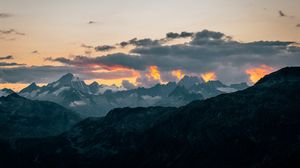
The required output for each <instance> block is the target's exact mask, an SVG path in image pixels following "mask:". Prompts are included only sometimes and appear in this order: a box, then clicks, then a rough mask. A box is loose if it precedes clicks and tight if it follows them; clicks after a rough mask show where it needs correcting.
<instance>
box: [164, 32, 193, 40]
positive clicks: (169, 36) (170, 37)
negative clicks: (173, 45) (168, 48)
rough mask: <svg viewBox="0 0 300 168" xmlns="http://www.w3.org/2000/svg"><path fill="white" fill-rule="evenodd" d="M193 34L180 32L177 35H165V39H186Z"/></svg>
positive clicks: (170, 33) (172, 33)
mask: <svg viewBox="0 0 300 168" xmlns="http://www.w3.org/2000/svg"><path fill="white" fill-rule="evenodd" d="M193 35H194V33H192V32H181V33H180V34H179V33H174V32H169V33H167V34H166V38H167V39H177V38H186V37H192V36H193Z"/></svg>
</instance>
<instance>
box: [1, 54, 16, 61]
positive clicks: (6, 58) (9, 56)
mask: <svg viewBox="0 0 300 168" xmlns="http://www.w3.org/2000/svg"><path fill="white" fill-rule="evenodd" d="M11 59H14V57H13V56H12V55H7V56H0V60H11Z"/></svg>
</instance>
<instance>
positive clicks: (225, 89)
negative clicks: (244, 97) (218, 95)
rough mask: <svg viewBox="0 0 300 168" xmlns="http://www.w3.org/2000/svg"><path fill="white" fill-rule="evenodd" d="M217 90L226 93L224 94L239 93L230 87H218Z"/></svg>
mask: <svg viewBox="0 0 300 168" xmlns="http://www.w3.org/2000/svg"><path fill="white" fill-rule="evenodd" d="M217 90H219V91H221V92H224V93H232V92H236V91H237V90H236V89H234V88H230V87H218V88H217Z"/></svg>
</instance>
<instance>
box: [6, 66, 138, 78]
mask: <svg viewBox="0 0 300 168" xmlns="http://www.w3.org/2000/svg"><path fill="white" fill-rule="evenodd" d="M94 70H97V69H93V68H87V67H70V66H31V67H27V66H19V67H11V68H2V67H1V63H0V83H31V82H37V83H49V82H53V81H55V80H57V79H58V78H60V77H61V76H62V75H64V74H66V73H73V74H75V75H76V76H79V77H80V78H81V79H84V80H92V79H119V78H126V77H132V76H134V72H133V71H130V70H122V71H121V70H119V71H111V72H94Z"/></svg>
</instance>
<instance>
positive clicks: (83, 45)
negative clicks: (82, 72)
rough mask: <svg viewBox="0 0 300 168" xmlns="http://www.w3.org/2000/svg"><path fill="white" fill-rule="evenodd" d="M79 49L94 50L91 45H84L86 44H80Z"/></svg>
mask: <svg viewBox="0 0 300 168" xmlns="http://www.w3.org/2000/svg"><path fill="white" fill-rule="evenodd" d="M81 47H82V48H87V49H92V48H94V47H93V46H91V45H86V44H81Z"/></svg>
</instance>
